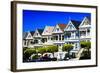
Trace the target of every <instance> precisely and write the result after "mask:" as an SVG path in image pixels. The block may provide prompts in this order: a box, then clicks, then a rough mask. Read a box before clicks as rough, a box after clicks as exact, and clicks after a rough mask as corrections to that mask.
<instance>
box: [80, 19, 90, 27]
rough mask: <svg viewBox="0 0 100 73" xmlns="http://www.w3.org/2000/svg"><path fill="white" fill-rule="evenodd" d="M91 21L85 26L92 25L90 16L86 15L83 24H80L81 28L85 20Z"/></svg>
mask: <svg viewBox="0 0 100 73" xmlns="http://www.w3.org/2000/svg"><path fill="white" fill-rule="evenodd" d="M86 20H87V21H89V25H85V27H87V26H89V27H90V25H91V18H90V17H84V18H83V20H82V22H81V24H80V26H79V28H80V27H83V23H84V21H86Z"/></svg>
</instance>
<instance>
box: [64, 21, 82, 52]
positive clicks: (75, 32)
mask: <svg viewBox="0 0 100 73" xmlns="http://www.w3.org/2000/svg"><path fill="white" fill-rule="evenodd" d="M80 23H81V22H80V21H75V20H70V21H69V22H68V25H67V26H66V28H65V29H64V41H65V43H66V44H72V45H73V49H72V50H71V53H77V52H78V51H79V49H80V40H79V28H78V27H79V25H80Z"/></svg>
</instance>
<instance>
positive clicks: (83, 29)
mask: <svg viewBox="0 0 100 73" xmlns="http://www.w3.org/2000/svg"><path fill="white" fill-rule="evenodd" d="M79 31H80V40H81V41H91V23H90V20H89V18H88V17H84V19H83V21H82V22H81V24H80V26H79Z"/></svg>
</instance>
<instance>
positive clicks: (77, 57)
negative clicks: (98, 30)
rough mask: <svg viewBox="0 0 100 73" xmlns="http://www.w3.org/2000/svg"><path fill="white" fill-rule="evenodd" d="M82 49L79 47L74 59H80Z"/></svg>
mask: <svg viewBox="0 0 100 73" xmlns="http://www.w3.org/2000/svg"><path fill="white" fill-rule="evenodd" d="M83 50H84V48H81V49H80V50H79V51H78V53H77V55H76V59H77V60H79V59H80V57H81V53H82V52H83Z"/></svg>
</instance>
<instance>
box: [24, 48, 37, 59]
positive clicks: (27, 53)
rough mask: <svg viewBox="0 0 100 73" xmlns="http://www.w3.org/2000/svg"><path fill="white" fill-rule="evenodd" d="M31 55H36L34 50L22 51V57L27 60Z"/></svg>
mask: <svg viewBox="0 0 100 73" xmlns="http://www.w3.org/2000/svg"><path fill="white" fill-rule="evenodd" d="M33 53H36V50H35V49H34V48H33V49H26V50H25V51H24V57H26V58H27V59H28V58H29V57H30V56H31V55H32V54H33Z"/></svg>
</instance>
